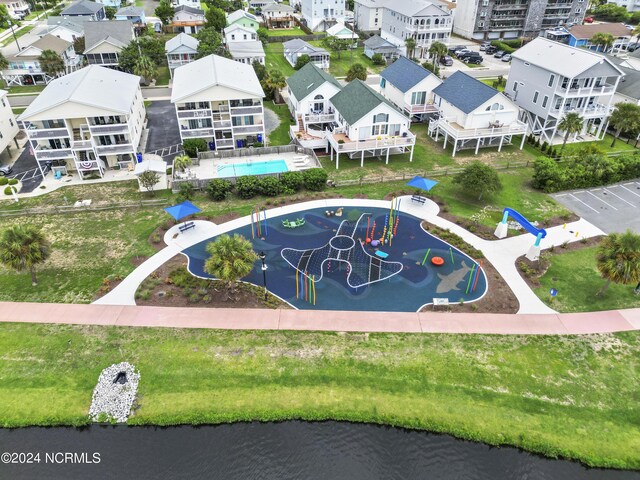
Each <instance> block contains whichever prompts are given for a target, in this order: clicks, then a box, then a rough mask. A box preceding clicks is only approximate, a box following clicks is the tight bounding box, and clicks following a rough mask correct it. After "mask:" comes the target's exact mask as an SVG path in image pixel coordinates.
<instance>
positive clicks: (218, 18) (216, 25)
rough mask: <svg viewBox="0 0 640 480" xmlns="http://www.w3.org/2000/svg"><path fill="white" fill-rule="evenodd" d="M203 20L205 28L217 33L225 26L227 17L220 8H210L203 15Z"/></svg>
mask: <svg viewBox="0 0 640 480" xmlns="http://www.w3.org/2000/svg"><path fill="white" fill-rule="evenodd" d="M204 18H205V20H206V22H207V27H210V28H213V29H215V30H216V31H218V32H221V31H222V30H224V27H226V26H227V17H226V15H225V14H224V10H222V9H220V8H217V7H210V8H209V9H208V10H207V11H206V13H205V14H204Z"/></svg>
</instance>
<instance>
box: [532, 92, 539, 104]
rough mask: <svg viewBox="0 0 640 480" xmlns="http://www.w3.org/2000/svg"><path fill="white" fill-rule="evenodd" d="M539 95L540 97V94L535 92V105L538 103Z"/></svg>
mask: <svg viewBox="0 0 640 480" xmlns="http://www.w3.org/2000/svg"><path fill="white" fill-rule="evenodd" d="M538 95H540V92H535V93H534V94H533V103H538Z"/></svg>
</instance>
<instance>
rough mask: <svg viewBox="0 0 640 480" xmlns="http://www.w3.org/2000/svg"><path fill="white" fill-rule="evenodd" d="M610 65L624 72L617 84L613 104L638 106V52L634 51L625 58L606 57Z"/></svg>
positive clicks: (639, 57)
mask: <svg viewBox="0 0 640 480" xmlns="http://www.w3.org/2000/svg"><path fill="white" fill-rule="evenodd" d="M607 58H608V59H609V61H610V62H611V63H613V64H614V65H616V66H617V67H618V68H619V69H620V70H622V71H623V72H624V77H622V80H620V83H618V88H616V93H615V95H614V97H613V104H614V105H616V104H618V103H633V104H635V105H640V50H635V51H634V52H633V53H631V54H629V56H628V57H627V58H622V57H617V56H613V55H607Z"/></svg>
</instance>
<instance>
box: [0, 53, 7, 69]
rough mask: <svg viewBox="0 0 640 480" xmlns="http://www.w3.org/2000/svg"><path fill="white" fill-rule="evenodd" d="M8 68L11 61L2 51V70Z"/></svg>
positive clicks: (0, 61) (0, 58) (0, 60)
mask: <svg viewBox="0 0 640 480" xmlns="http://www.w3.org/2000/svg"><path fill="white" fill-rule="evenodd" d="M7 68H9V61H8V60H7V58H6V57H5V56H4V55H3V54H2V52H0V70H6V69H7Z"/></svg>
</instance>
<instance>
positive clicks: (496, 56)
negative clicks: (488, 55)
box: [493, 50, 506, 58]
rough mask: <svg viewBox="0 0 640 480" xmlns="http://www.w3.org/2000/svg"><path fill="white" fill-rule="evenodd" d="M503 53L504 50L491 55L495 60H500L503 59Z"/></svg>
mask: <svg viewBox="0 0 640 480" xmlns="http://www.w3.org/2000/svg"><path fill="white" fill-rule="evenodd" d="M505 53H506V52H505V51H504V50H498V51H497V52H496V53H494V54H493V56H494V57H495V58H502V57H504V55H505Z"/></svg>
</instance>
